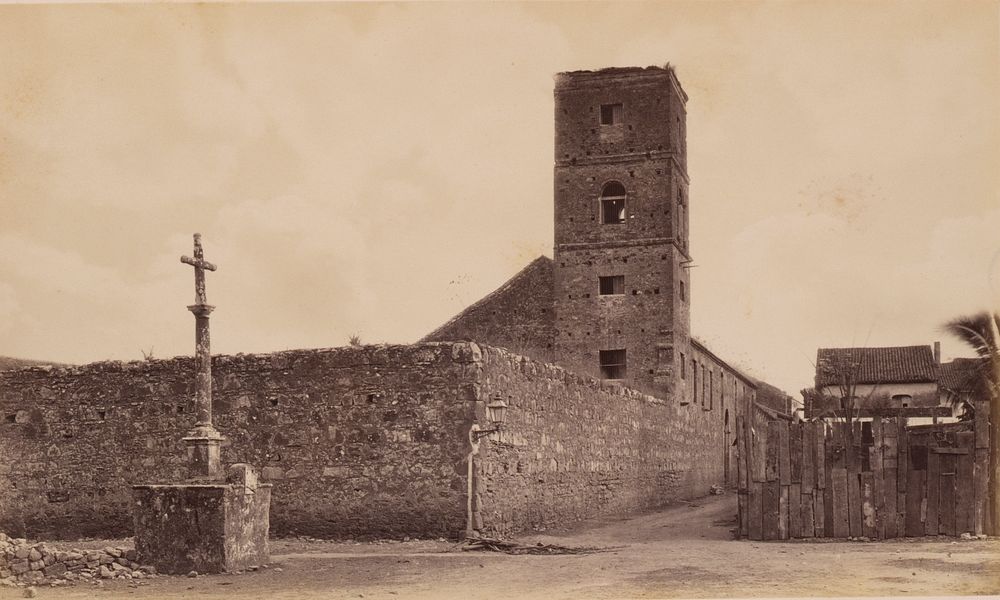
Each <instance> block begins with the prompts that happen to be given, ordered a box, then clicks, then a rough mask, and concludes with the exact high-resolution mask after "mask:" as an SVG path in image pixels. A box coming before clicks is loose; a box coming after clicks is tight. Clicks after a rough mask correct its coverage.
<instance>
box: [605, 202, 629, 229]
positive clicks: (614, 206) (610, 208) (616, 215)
mask: <svg viewBox="0 0 1000 600" xmlns="http://www.w3.org/2000/svg"><path fill="white" fill-rule="evenodd" d="M601 222H602V223H604V224H605V225H620V224H622V223H624V222H625V198H603V199H601Z"/></svg>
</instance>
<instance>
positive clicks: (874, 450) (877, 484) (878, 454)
mask: <svg viewBox="0 0 1000 600" xmlns="http://www.w3.org/2000/svg"><path fill="white" fill-rule="evenodd" d="M883 444H884V441H883V439H882V417H875V418H873V419H872V447H871V449H869V451H868V462H869V464H870V466H871V469H872V503H873V505H874V507H875V539H879V540H881V539H884V538H885V488H884V486H883V485H882V475H883V472H882V448H883Z"/></svg>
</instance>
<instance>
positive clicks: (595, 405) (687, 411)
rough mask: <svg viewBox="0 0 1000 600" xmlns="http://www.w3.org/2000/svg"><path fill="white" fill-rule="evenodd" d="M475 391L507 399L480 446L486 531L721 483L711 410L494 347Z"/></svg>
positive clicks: (621, 509) (655, 500)
mask: <svg viewBox="0 0 1000 600" xmlns="http://www.w3.org/2000/svg"><path fill="white" fill-rule="evenodd" d="M482 354H483V358H482V376H481V379H480V386H481V388H480V396H481V397H483V398H484V399H487V400H488V399H490V398H494V397H498V398H502V399H503V400H505V401H506V402H507V403H508V404H509V409H508V417H507V423H506V425H505V429H504V431H502V432H500V433H498V434H492V435H491V436H490V438H492V439H484V440H483V441H482V442H481V443H480V449H479V454H478V458H477V461H476V471H475V473H476V481H475V489H476V497H475V502H474V505H475V507H476V511H477V520H478V521H479V522H480V523H481V525H482V528H483V530H485V531H487V532H490V533H497V534H501V535H503V534H509V533H511V532H516V531H523V530H530V529H544V528H550V527H559V526H566V525H568V524H571V523H573V522H574V521H578V520H580V519H585V518H590V517H596V516H601V515H609V514H622V513H627V512H632V511H637V510H644V509H650V508H654V507H658V506H663V505H666V504H668V503H670V502H671V501H674V500H677V499H680V498H692V497H698V496H703V495H705V494H707V493H708V492H709V488H710V487H711V486H712V485H722V482H723V460H724V456H725V453H726V449H725V448H724V447H723V444H724V442H723V436H724V432H723V428H722V422H721V417H720V414H719V412H718V411H708V410H704V409H702V407H700V406H698V405H694V404H688V405H683V406H682V405H681V403H680V402H677V401H672V400H661V399H658V398H654V397H652V396H647V395H644V394H641V393H639V392H637V391H635V390H631V389H627V388H623V387H620V386H618V385H617V384H611V383H607V382H601V381H600V380H597V379H592V378H589V377H583V376H579V375H576V374H574V373H571V372H569V371H566V370H564V369H562V368H560V367H555V366H552V365H547V364H541V363H538V362H535V361H532V360H530V359H527V358H524V357H519V356H515V355H511V354H509V353H506V352H503V351H499V350H497V349H494V348H486V347H484V348H483V349H482Z"/></svg>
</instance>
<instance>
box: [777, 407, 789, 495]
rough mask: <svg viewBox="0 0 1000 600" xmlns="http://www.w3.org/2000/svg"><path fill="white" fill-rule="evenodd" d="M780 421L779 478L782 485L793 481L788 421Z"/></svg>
mask: <svg viewBox="0 0 1000 600" xmlns="http://www.w3.org/2000/svg"><path fill="white" fill-rule="evenodd" d="M777 423H778V480H779V481H781V485H789V484H790V483H792V470H791V458H790V456H789V439H788V425H789V424H788V423H786V422H785V421H777Z"/></svg>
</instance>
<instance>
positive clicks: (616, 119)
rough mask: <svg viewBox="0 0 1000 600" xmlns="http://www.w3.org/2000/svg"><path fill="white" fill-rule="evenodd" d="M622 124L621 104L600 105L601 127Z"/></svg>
mask: <svg viewBox="0 0 1000 600" xmlns="http://www.w3.org/2000/svg"><path fill="white" fill-rule="evenodd" d="M621 122H622V104H621V102H619V103H617V104H602V105H601V125H618V124H619V123H621Z"/></svg>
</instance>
